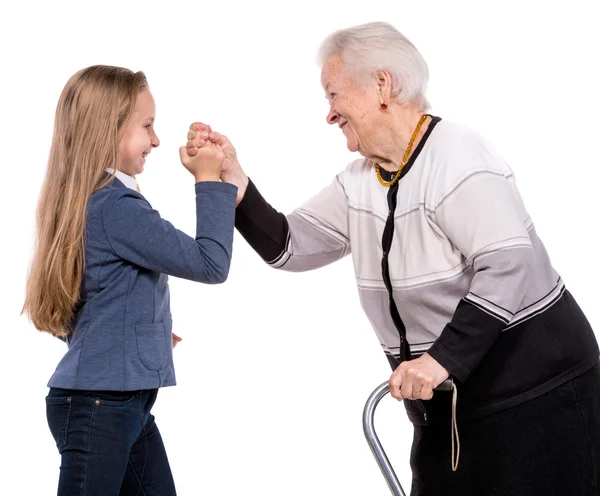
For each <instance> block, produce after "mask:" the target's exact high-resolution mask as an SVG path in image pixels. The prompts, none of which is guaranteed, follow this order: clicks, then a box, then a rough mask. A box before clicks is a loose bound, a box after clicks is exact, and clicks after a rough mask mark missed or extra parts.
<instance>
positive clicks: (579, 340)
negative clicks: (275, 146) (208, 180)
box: [187, 23, 600, 496]
mask: <svg viewBox="0 0 600 496" xmlns="http://www.w3.org/2000/svg"><path fill="white" fill-rule="evenodd" d="M320 63H321V66H322V73H321V83H322V85H323V88H324V89H325V93H326V96H327V99H328V101H329V106H330V108H329V113H328V115H327V122H329V123H330V124H332V125H337V126H339V128H340V130H341V132H342V133H344V136H345V137H346V140H347V145H348V148H349V149H350V150H351V151H358V152H359V153H360V154H361V155H362V157H364V158H361V159H359V160H356V161H354V162H352V163H351V164H349V165H348V166H347V167H346V169H345V170H343V171H342V172H340V173H339V174H338V175H337V176H336V177H335V178H334V179H333V181H332V182H331V184H330V185H329V186H327V187H325V188H324V189H323V190H322V191H321V192H320V193H318V194H317V195H316V196H314V197H313V198H311V199H310V200H308V201H307V202H306V203H304V204H303V205H302V206H301V207H299V208H298V209H297V210H295V211H294V212H292V213H291V214H289V215H287V216H286V215H283V214H282V213H280V212H278V211H277V210H275V209H274V208H273V207H271V206H270V205H269V204H268V203H267V202H266V201H265V199H264V198H263V197H262V196H261V194H260V193H259V191H258V189H257V187H256V186H255V185H254V184H253V183H252V181H250V180H249V179H248V178H247V176H246V175H245V173H244V171H243V170H242V168H241V167H240V165H239V163H238V161H237V158H236V154H235V149H234V148H233V146H232V145H231V143H230V142H229V141H228V140H227V139H226V138H225V137H224V136H222V135H219V134H218V133H213V132H212V130H211V129H210V127H208V126H205V125H204V124H201V123H196V124H195V125H193V126H192V129H191V131H190V134H189V136H188V138H189V140H190V141H189V142H188V145H187V148H188V153H189V154H190V155H194V154H195V153H196V152H197V149H198V148H199V147H201V146H202V145H203V144H204V143H205V142H206V141H205V140H206V139H210V140H211V141H214V142H217V143H220V144H221V145H222V146H223V148H224V151H225V154H226V157H227V158H226V163H225V164H224V168H223V174H222V177H221V178H222V180H223V181H227V182H231V183H233V184H235V185H237V186H238V188H239V190H238V207H237V213H236V227H237V229H238V230H239V232H240V233H241V234H242V235H243V237H244V238H245V239H246V240H247V241H248V243H250V245H251V246H252V247H253V248H254V249H255V250H256V252H257V253H258V254H259V255H260V256H261V257H262V258H263V259H264V260H265V261H266V262H267V263H268V264H269V265H270V266H271V267H274V268H278V269H283V270H289V271H304V270H311V269H316V268H319V267H322V266H324V265H327V264H329V263H332V262H335V261H336V260H339V259H341V258H342V257H344V256H346V255H348V254H352V257H353V260H354V268H355V272H356V281H357V284H358V290H359V293H360V299H361V302H362V307H363V309H364V311H365V313H366V315H367V317H368V318H369V320H370V322H371V324H372V326H373V329H374V330H375V333H376V335H377V338H378V339H379V341H380V342H381V346H382V348H383V351H384V352H385V354H386V356H387V358H388V360H389V362H390V364H391V366H392V369H393V370H394V372H393V374H392V376H391V379H390V388H391V394H392V395H393V396H394V397H395V398H397V399H399V400H401V399H404V400H407V401H405V402H404V404H405V406H406V410H407V412H408V417H409V419H410V420H411V421H412V423H413V424H414V429H415V434H414V444H413V448H412V454H411V466H412V470H413V481H412V482H413V483H412V494H413V495H415V496H416V495H419V496H420V495H441V494H444V495H453V494H457V495H458V494H460V495H478V496H481V495H492V494H493V495H506V496H509V495H510V496H516V495H523V496H534V495H538V494H539V495H544V496H548V495H553V494H556V495H558V494H577V495H579V496H584V495H586V496H587V495H589V496H592V495H596V496H597V495H598V494H600V485H599V477H598V472H599V466H600V365H599V364H598V362H599V350H598V345H597V342H596V339H595V337H594V332H593V331H592V329H591V327H590V324H589V323H588V321H587V319H586V317H585V316H584V314H583V313H582V311H581V309H580V308H579V306H578V305H577V303H576V302H575V300H574V299H573V297H572V296H571V294H570V293H569V292H568V291H567V289H566V288H565V285H564V283H563V281H562V280H561V278H560V276H559V275H558V274H557V273H556V271H555V270H554V268H553V267H552V265H551V263H550V259H549V258H548V254H547V253H546V249H545V248H544V245H543V244H542V241H541V240H540V238H539V237H538V235H537V234H536V231H535V228H534V225H533V221H532V219H531V218H530V217H529V215H528V214H527V212H526V210H525V208H524V206H523V202H522V200H521V197H520V195H519V192H518V190H517V187H516V185H515V178H514V175H513V173H512V171H511V169H510V168H509V166H508V165H507V164H506V163H505V162H504V160H503V159H502V157H501V156H500V155H499V154H498V152H497V151H496V150H495V149H494V148H493V147H492V146H491V145H490V144H489V143H488V142H487V141H486V140H485V139H483V138H482V137H481V136H479V135H478V134H476V133H475V132H473V131H471V130H469V129H467V128H465V127H463V126H460V125H457V124H455V123H452V122H447V121H445V120H442V119H441V118H440V117H436V116H433V115H430V114H428V113H427V111H428V109H429V104H428V102H427V99H426V97H425V89H426V85H427V79H428V69H427V65H426V63H425V61H424V60H423V58H422V56H421V55H420V54H419V52H418V51H417V49H416V48H415V47H414V46H413V45H412V44H411V42H410V41H409V40H407V39H406V37H404V36H403V35H402V34H401V33H399V32H398V31H397V30H396V29H394V28H393V27H392V26H390V25H389V24H386V23H372V24H365V25H361V26H356V27H353V28H350V29H344V30H341V31H337V32H335V33H333V34H332V35H330V36H329V37H328V38H327V39H326V40H325V41H324V42H323V44H322V46H321V50H320ZM449 376H451V377H453V378H454V381H455V384H457V389H458V411H457V419H458V432H459V435H460V448H461V451H460V459H459V460H458V461H459V464H458V469H457V470H455V469H456V468H457V466H456V461H457V460H456V459H454V458H453V456H452V455H453V453H452V445H453V443H452V442H451V433H452V432H455V431H453V430H451V417H452V408H451V407H450V406H451V395H449V394H448V393H444V392H439V393H438V392H435V393H434V389H435V388H436V386H438V385H439V384H440V383H442V382H443V381H444V380H445V379H447V378H448V377H449Z"/></svg>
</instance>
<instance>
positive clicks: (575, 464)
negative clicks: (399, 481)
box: [411, 364, 600, 496]
mask: <svg viewBox="0 0 600 496" xmlns="http://www.w3.org/2000/svg"><path fill="white" fill-rule="evenodd" d="M458 401H460V393H459V397H458ZM458 432H459V436H460V460H459V465H458V470H457V471H456V472H453V471H452V468H451V431H450V426H449V425H440V426H415V437H414V442H413V447H412V453H411V467H412V471H413V479H412V491H411V496H453V495H456V496H459V495H460V496H471V495H472V496H538V495H539V496H562V495H568V496H599V495H600V480H599V471H600V364H597V365H595V366H594V367H593V368H592V369H591V370H589V371H588V372H585V373H584V374H583V375H581V376H579V377H577V378H575V379H573V380H571V381H569V382H567V383H565V384H563V385H562V386H560V387H558V388H556V389H554V390H553V391H551V392H549V393H546V394H545V395H543V396H540V397H539V398H536V399H534V400H531V401H528V402H526V403H524V404H522V405H519V406H516V407H514V408H511V409H509V410H505V411H502V412H499V413H496V414H493V415H489V416H487V417H483V418H479V419H475V420H470V421H465V422H460V419H459V422H458Z"/></svg>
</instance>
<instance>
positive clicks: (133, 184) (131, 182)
mask: <svg viewBox="0 0 600 496" xmlns="http://www.w3.org/2000/svg"><path fill="white" fill-rule="evenodd" d="M113 171H114V169H111V168H108V169H106V172H108V173H110V174H112V173H113ZM115 176H116V178H117V179H118V180H119V181H121V182H122V183H123V184H124V185H125V186H127V187H128V188H131V189H133V190H135V191H139V189H138V183H137V181H136V179H135V177H131V176H128V175H127V174H125V173H124V172H121V171H117V172H115Z"/></svg>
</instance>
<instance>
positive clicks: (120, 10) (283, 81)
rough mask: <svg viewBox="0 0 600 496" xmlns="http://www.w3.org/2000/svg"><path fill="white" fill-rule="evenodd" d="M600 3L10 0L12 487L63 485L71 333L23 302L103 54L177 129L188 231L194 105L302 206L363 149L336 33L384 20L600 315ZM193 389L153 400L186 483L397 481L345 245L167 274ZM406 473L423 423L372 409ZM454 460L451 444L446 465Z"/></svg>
mask: <svg viewBox="0 0 600 496" xmlns="http://www.w3.org/2000/svg"><path fill="white" fill-rule="evenodd" d="M597 8H598V2H597V1H589V2H578V1H571V2H568V3H567V2H560V3H559V2H547V1H544V2H524V1H516V2H510V1H501V2H480V1H477V2H458V1H452V2H419V1H415V0H413V1H410V2H409V1H404V0H394V1H375V0H369V1H366V2H360V3H358V2H356V3H354V2H349V1H333V0H331V1H330V0H322V1H320V2H314V3H311V2H295V3H291V2H285V1H284V2H275V1H273V2H258V1H255V2H241V1H240V2H232V1H225V0H220V1H216V0H215V1H212V2H203V1H196V2H184V1H174V0H171V1H162V2H150V1H144V2H137V1H135V2H134V1H130V2H125V1H119V2H113V1H103V2H88V1H80V2H64V1H63V2H61V1H52V2H35V1H34V2H31V1H29V2H18V3H17V2H13V4H12V5H11V6H7V4H5V3H3V7H1V9H2V11H1V12H0V47H1V48H0V50H1V52H0V54H1V59H2V63H1V65H0V67H1V69H0V70H1V71H2V74H1V77H0V85H1V91H0V104H1V111H0V131H1V132H0V136H1V139H2V149H1V152H2V155H1V157H2V158H1V162H0V164H1V166H2V171H3V174H2V175H3V177H4V181H3V188H2V194H1V195H0V202H2V203H1V209H0V212H1V215H2V224H1V225H2V242H1V243H0V249H1V250H2V260H3V262H4V267H3V280H4V285H3V286H2V287H1V288H0V291H1V300H0V304H1V305H2V314H3V315H4V316H5V319H4V322H3V324H2V332H3V340H2V345H1V348H0V364H1V365H0V366H1V369H0V377H1V378H2V384H1V386H0V387H1V389H0V402H1V403H0V416H1V418H0V429H1V430H0V434H1V445H2V453H3V459H4V461H3V462H2V464H1V465H0V471H1V474H0V494H2V495H51V494H55V490H56V489H55V487H56V481H57V477H58V467H59V456H58V454H57V451H56V448H55V446H54V443H53V440H52V438H51V436H50V433H49V431H48V428H47V425H46V419H45V407H44V396H45V394H46V391H47V389H46V382H47V380H48V378H49V377H50V375H51V373H52V372H53V370H54V367H55V366H56V363H57V362H58V360H59V359H60V357H61V356H62V354H63V352H64V351H65V348H64V345H63V344H62V343H61V342H59V341H58V340H55V339H53V338H51V337H50V336H49V335H45V334H41V333H38V332H37V331H36V330H35V329H34V328H33V326H32V325H31V324H30V323H29V322H28V321H27V319H26V318H25V317H20V316H19V312H20V308H21V305H22V301H23V293H24V283H25V276H26V271H27V265H28V261H29V258H30V255H31V246H32V236H33V220H34V211H35V206H36V198H37V194H38V192H39V187H40V184H41V181H42V179H43V175H44V170H45V166H46V159H47V156H48V150H49V145H50V140H51V136H52V125H53V118H54V110H55V106H56V103H57V101H58V97H59V94H60V92H61V90H62V88H63V86H64V84H65V83H66V81H67V79H68V78H69V77H70V76H71V75H72V74H73V73H74V72H75V71H77V70H79V69H81V68H83V67H86V66H88V65H92V64H98V63H101V64H111V65H122V66H126V67H129V68H131V69H133V70H143V71H145V72H146V74H147V76H148V79H149V82H150V86H151V89H152V91H153V93H154V96H155V99H156V102H157V123H156V129H157V132H158V135H159V137H160V138H161V141H162V144H161V146H160V148H158V149H157V150H155V151H154V152H153V153H152V155H151V156H150V158H149V160H148V163H147V165H146V171H145V173H144V174H143V175H142V176H141V177H140V178H139V181H140V185H141V188H142V190H143V192H144V194H145V195H146V197H147V198H148V199H149V201H150V202H151V203H152V204H153V206H154V207H155V208H157V209H158V210H159V211H160V212H161V214H162V215H163V217H165V218H167V219H169V220H170V221H172V222H173V223H174V224H175V225H176V226H177V227H179V228H180V229H183V230H184V231H186V232H187V233H189V234H193V233H194V226H195V222H194V217H195V212H194V194H193V180H192V178H191V176H190V175H189V174H188V173H187V172H186V171H185V169H184V168H183V167H182V166H181V165H180V163H179V160H178V152H177V148H178V147H179V146H181V145H182V144H184V142H185V135H186V130H187V128H188V125H189V124H190V122H192V121H194V120H202V121H205V122H208V123H210V124H212V126H213V128H214V129H216V130H219V131H222V132H223V133H225V134H227V135H228V136H229V137H230V138H231V140H232V141H233V143H234V144H235V145H236V146H237V149H238V152H239V157H240V159H241V161H242V164H243V165H244V166H245V168H246V170H247V172H248V174H249V175H250V176H251V177H252V178H253V180H254V181H255V183H256V184H257V185H258V187H259V189H260V191H261V192H262V193H263V194H264V196H265V197H266V198H267V200H268V201H269V202H271V203H272V204H273V205H274V206H275V207H276V208H278V209H279V210H282V211H284V212H289V211H290V210H292V209H293V208H294V207H295V206H297V205H298V204H299V203H301V202H302V201H303V200H305V199H307V198H308V197H309V196H311V195H312V194H314V193H315V192H317V191H318V190H319V189H320V188H321V187H323V186H325V185H327V184H328V183H329V182H330V180H331V178H332V177H333V176H334V175H335V174H336V173H337V172H338V171H340V170H341V169H342V168H343V167H345V165H346V164H347V162H349V161H350V160H351V159H352V158H353V156H352V155H351V154H350V153H349V152H348V151H347V149H346V148H345V140H344V138H343V136H342V134H341V132H340V130H339V129H337V127H329V126H328V125H327V124H326V122H325V116H326V114H327V111H328V107H327V103H326V101H325V98H324V94H323V91H322V89H321V87H320V83H319V68H318V67H317V66H316V64H315V53H316V50H317V48H318V45H319V43H320V42H321V40H322V39H323V38H324V37H325V36H326V35H327V34H329V33H330V32H332V31H333V30H335V29H339V28H343V27H348V26H351V25H354V24H359V23H363V22H368V21H375V20H386V21H388V22H391V23H392V24H394V25H395V26H396V27H397V28H398V29H400V31H402V32H403V33H404V34H406V35H407V36H408V37H409V38H410V39H411V40H412V41H413V42H414V43H415V44H416V46H417V47H418V48H419V50H420V51H421V52H422V54H423V55H424V57H425V58H426V60H427V62H428V64H429V67H430V72H431V82H430V86H429V93H428V96H429V99H430V101H431V103H432V106H433V109H432V112H433V113H434V114H436V115H439V116H441V117H443V118H445V119H449V120H453V121H457V122H460V123H462V124H465V125H467V126H469V127H472V128H474V129H476V130H477V131H479V132H480V133H482V134H483V135H484V136H486V137H487V138H488V139H489V140H490V141H491V142H492V143H493V144H494V145H495V146H496V147H497V148H498V149H499V150H500V152H501V154H502V155H503V156H504V157H505V158H506V160H507V161H508V163H509V164H510V165H511V166H512V168H513V169H514V171H515V172H516V176H517V181H518V185H519V187H520V190H521V193H522V195H523V197H524V200H525V204H526V206H527V208H528V210H529V212H530V214H531V215H532V217H533V219H534V221H535V222H536V226H537V229H538V232H539V234H540V236H541V237H542V239H543V240H544V242H545V244H546V247H547V248H548V250H549V253H550V256H551V258H552V260H553V263H554V265H555V267H556V268H557V270H558V271H559V272H560V273H561V275H562V276H563V278H564V280H565V281H566V284H567V286H568V288H569V289H570V290H571V292H572V293H573V294H574V295H575V297H576V298H577V300H578V301H579V303H580V304H581V306H582V307H583V309H584V311H585V312H586V313H587V316H588V318H589V319H590V320H591V322H592V325H594V326H595V328H596V329H600V309H599V305H598V302H597V299H598V290H597V287H596V285H595V284H594V283H596V282H597V281H598V279H599V278H600V269H599V263H598V246H597V244H596V243H597V241H596V240H597V226H598V220H597V215H598V203H597V202H598V198H597V195H598V187H597V182H598V179H599V178H600V175H599V173H598V166H599V165H600V164H599V159H598V153H597V147H598V137H597V133H598V124H597V119H598V115H599V114H600V99H599V97H598V88H600V76H599V74H600V72H599V71H598V47H599V46H600V35H599V34H598V33H599V32H600V30H598V25H597V15H596V14H595V11H596V9H597ZM171 289H172V311H173V315H174V322H175V331H176V332H177V333H178V334H180V335H181V336H182V337H183V342H182V343H181V344H180V345H179V346H178V347H177V349H176V350H175V354H176V366H177V376H178V386H177V387H175V388H167V389H164V390H162V391H161V393H160V395H159V399H158V402H157V404H156V407H155V409H154V413H155V415H156V417H157V423H158V425H159V427H160V429H161V431H162V434H163V437H164V440H165V443H166V446H167V450H168V453H169V456H170V460H171V464H172V468H173V472H174V475H175V479H176V484H177V488H178V491H179V494H182V495H184V496H187V495H200V494H210V495H233V494H257V495H258V494H260V495H277V496H280V495H317V496H321V495H334V494H340V495H341V494H344V495H384V494H387V488H386V486H385V482H384V480H383V478H382V477H381V475H380V473H379V471H378V468H377V466H376V464H375V461H374V460H373V458H372V456H371V453H370V451H369V449H368V447H367V444H366V443H365V441H364V438H363V434H362V430H361V414H362V407H363V404H364V401H365V400H366V398H367V396H368V395H369V393H370V392H371V390H372V389H373V388H375V386H377V385H378V384H379V383H381V382H382V381H384V380H386V379H387V378H388V376H389V373H390V371H389V368H388V365H387V360H386V359H385V358H384V355H383V353H382V352H381V351H380V348H379V344H378V343H377V340H376V339H375V336H374V333H373V332H372V330H371V328H370V326H369V324H368V322H367V320H366V318H365V317H364V315H363V314H362V311H361V309H360V306H359V300H358V296H357V291H356V288H355V283H354V275H353V270H352V264H351V260H350V258H347V259H345V260H342V261H341V262H338V263H337V264H334V265H333V266H330V267H326V268H324V269H321V270H319V271H316V272H312V273H303V274H288V273H283V272H277V271H274V270H272V269H269V268H267V266H266V265H264V264H263V263H262V261H261V259H260V258H259V257H258V256H257V255H256V254H255V253H254V252H253V251H252V250H251V249H250V248H249V247H248V245H247V244H246V243H245V241H244V240H243V239H242V238H241V236H239V235H237V234H236V238H235V243H234V259H233V264H232V268H231V273H230V277H229V280H228V282H227V283H226V284H224V285H222V286H217V287H209V286H203V285H199V284H194V283H190V282H187V281H181V280H177V279H171ZM377 426H378V430H379V433H380V436H381V439H382V441H383V443H384V445H385V446H386V448H387V451H388V453H389V455H390V458H391V459H392V462H393V463H394V466H395V467H396V470H397V472H398V474H399V476H400V477H401V479H402V481H403V483H404V485H405V487H406V489H408V487H409V486H410V470H409V465H408V454H409V448H410V442H411V438H412V428H411V426H410V424H409V423H408V421H407V420H406V418H405V414H404V409H403V407H402V406H401V405H398V404H396V403H395V402H394V401H393V400H391V399H390V398H389V397H387V398H385V400H384V401H383V402H382V404H381V406H380V408H379V409H378V415H377ZM449 462H450V461H449Z"/></svg>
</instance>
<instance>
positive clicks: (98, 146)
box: [23, 65, 147, 337]
mask: <svg viewBox="0 0 600 496" xmlns="http://www.w3.org/2000/svg"><path fill="white" fill-rule="evenodd" d="M145 89H147V81H146V76H145V75H144V73H142V72H136V73H134V72H132V71H130V70H129V69H124V68H122V67H111V66H102V65H95V66H91V67H88V68H86V69H83V70H81V71H79V72H77V73H76V74H75V75H73V76H72V77H71V79H69V81H68V82H67V84H66V86H65V88H64V89H63V91H62V94H61V96H60V99H59V101H58V105H57V108H56V116H55V122H54V136H53V138H52V146H51V149H50V157H49V159H48V168H47V171H46V177H45V179H44V183H43V186H42V189H41V192H40V197H39V201H38V207H37V229H36V244H35V252H34V256H33V260H32V263H31V267H30V271H29V276H28V279H27V290H26V295H25V303H24V306H23V312H26V313H27V314H28V315H29V318H30V319H31V321H32V322H33V324H34V325H35V327H36V328H37V329H39V330H40V331H46V332H49V333H51V334H53V335H54V336H59V337H66V336H68V335H69V334H70V333H71V332H72V325H71V323H72V319H73V314H74V311H75V309H76V307H77V303H78V301H79V294H80V287H81V282H82V278H83V272H84V267H85V227H86V211H87V204H88V200H89V198H90V196H91V195H92V193H93V192H94V191H97V190H98V189H100V188H102V187H104V186H106V185H107V184H108V183H109V182H110V181H111V180H112V179H113V177H114V174H113V175H111V176H110V177H108V178H105V173H106V169H107V168H113V169H115V170H116V169H117V167H118V157H119V155H118V154H119V143H120V140H121V137H122V135H123V132H124V129H125V127H126V125H127V123H128V121H129V119H130V117H131V115H132V114H133V112H134V111H135V106H136V102H137V97H138V94H139V92H140V91H143V90H145Z"/></svg>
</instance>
